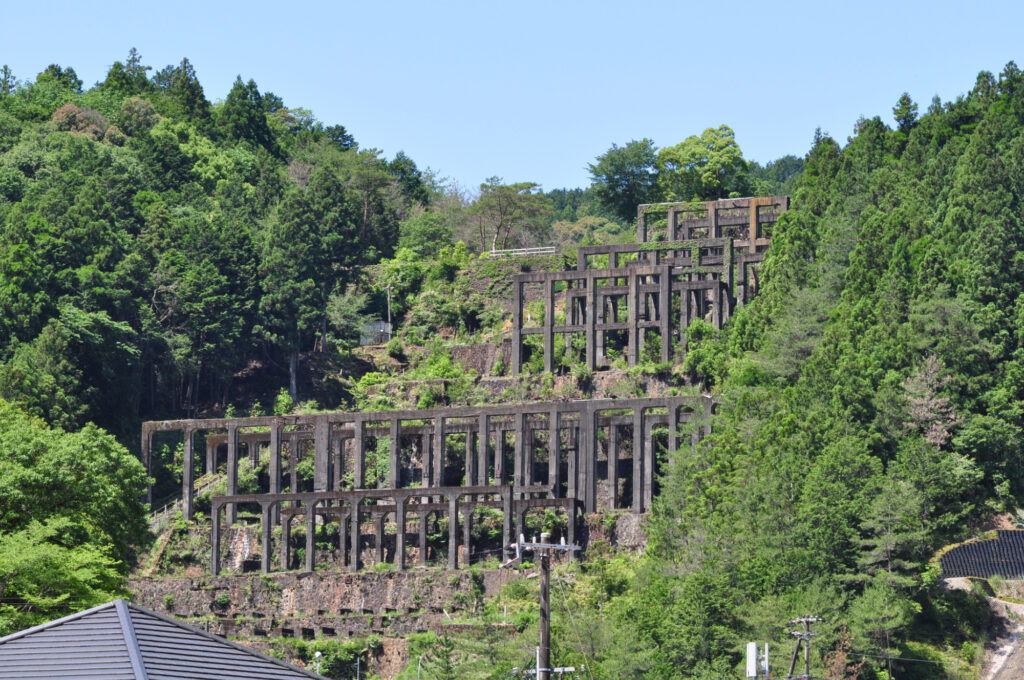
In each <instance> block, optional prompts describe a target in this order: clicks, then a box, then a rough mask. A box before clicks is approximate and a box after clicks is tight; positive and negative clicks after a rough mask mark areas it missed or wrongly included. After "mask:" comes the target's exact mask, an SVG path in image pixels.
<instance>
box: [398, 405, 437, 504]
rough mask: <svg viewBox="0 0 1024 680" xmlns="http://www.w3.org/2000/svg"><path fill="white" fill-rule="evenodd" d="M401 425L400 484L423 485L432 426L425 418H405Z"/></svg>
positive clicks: (404, 485) (403, 486)
mask: <svg viewBox="0 0 1024 680" xmlns="http://www.w3.org/2000/svg"><path fill="white" fill-rule="evenodd" d="M399 427H400V430H399V432H400V434H399V456H398V462H399V475H398V486H399V488H406V487H410V486H423V482H424V479H426V475H425V474H424V473H425V472H426V468H425V465H426V463H427V455H426V454H427V449H428V447H429V446H430V428H429V427H428V426H427V425H426V421H423V420H403V421H401V423H400V424H399Z"/></svg>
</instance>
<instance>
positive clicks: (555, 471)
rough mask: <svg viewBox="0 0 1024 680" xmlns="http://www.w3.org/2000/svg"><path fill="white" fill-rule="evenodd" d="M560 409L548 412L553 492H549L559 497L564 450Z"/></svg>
mask: <svg viewBox="0 0 1024 680" xmlns="http://www.w3.org/2000/svg"><path fill="white" fill-rule="evenodd" d="M558 418H559V416H558V411H557V410H556V409H551V411H550V412H549V413H548V485H549V486H550V487H551V492H550V493H549V494H548V495H549V496H550V497H551V498H557V497H558V490H559V486H560V484H559V479H558V475H559V472H560V471H561V467H560V465H559V464H560V463H561V452H562V441H561V435H560V432H559V429H558V425H559V423H558Z"/></svg>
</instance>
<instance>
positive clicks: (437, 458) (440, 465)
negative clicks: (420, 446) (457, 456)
mask: <svg viewBox="0 0 1024 680" xmlns="http://www.w3.org/2000/svg"><path fill="white" fill-rule="evenodd" d="M444 420H445V419H444V416H440V415H439V416H437V417H436V418H434V445H433V461H431V462H432V463H433V471H432V474H431V478H430V483H429V484H428V485H427V486H431V487H438V486H442V485H443V484H444V463H445V451H444V446H445V441H444V440H445V429H444V426H445V422H444Z"/></svg>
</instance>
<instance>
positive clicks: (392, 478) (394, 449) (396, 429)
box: [388, 418, 402, 489]
mask: <svg viewBox="0 0 1024 680" xmlns="http://www.w3.org/2000/svg"><path fill="white" fill-rule="evenodd" d="M390 425H391V431H390V438H391V453H390V457H389V459H388V462H389V465H390V468H391V469H390V470H389V483H390V485H391V488H392V489H397V488H398V487H399V486H401V480H402V474H401V473H402V467H401V466H402V455H401V454H402V423H401V421H400V420H399V419H398V418H392V419H391V422H390Z"/></svg>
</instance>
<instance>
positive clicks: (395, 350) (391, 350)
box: [384, 338, 405, 359]
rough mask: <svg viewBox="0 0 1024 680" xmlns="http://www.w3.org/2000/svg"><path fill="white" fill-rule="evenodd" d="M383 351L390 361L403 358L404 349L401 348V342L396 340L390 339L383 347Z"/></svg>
mask: <svg viewBox="0 0 1024 680" xmlns="http://www.w3.org/2000/svg"><path fill="white" fill-rule="evenodd" d="M384 350H385V351H386V352H387V353H388V356H389V357H391V358H392V359H401V358H402V357H404V356H405V349H404V348H403V347H402V341H401V340H399V339H398V338H391V339H390V340H388V344H387V345H385V346H384Z"/></svg>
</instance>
